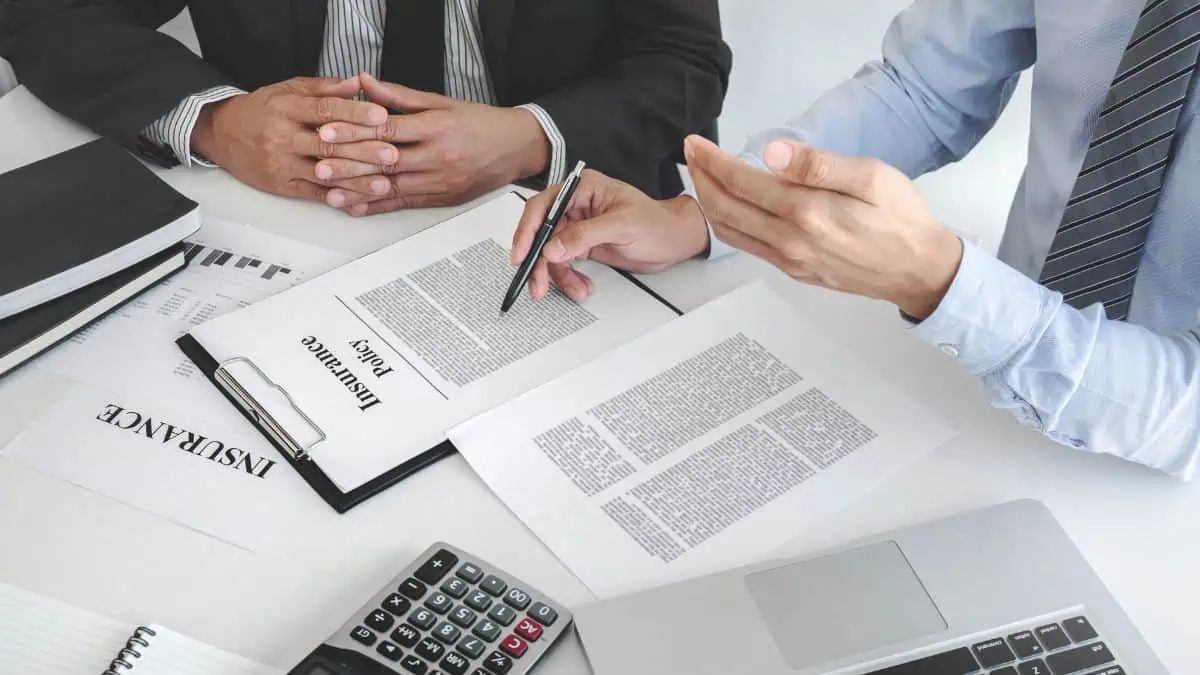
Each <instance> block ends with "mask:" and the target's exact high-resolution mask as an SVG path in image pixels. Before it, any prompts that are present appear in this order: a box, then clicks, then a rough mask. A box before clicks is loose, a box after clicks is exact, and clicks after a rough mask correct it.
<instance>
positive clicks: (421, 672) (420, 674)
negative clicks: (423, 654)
mask: <svg viewBox="0 0 1200 675" xmlns="http://www.w3.org/2000/svg"><path fill="white" fill-rule="evenodd" d="M400 667H401V668H403V669H405V670H407V671H408V672H410V673H412V674H413V675H425V674H426V673H428V672H429V666H427V665H425V662H424V661H422V660H421V658H420V657H418V656H413V655H412V654H409V655H408V656H406V657H404V660H403V661H401V662H400Z"/></svg>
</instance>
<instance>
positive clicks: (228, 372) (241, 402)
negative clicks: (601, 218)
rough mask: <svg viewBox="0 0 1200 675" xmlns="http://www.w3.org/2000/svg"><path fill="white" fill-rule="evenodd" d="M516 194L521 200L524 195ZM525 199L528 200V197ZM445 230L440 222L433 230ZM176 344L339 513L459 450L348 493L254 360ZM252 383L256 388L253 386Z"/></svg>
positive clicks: (316, 439)
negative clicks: (319, 460)
mask: <svg viewBox="0 0 1200 675" xmlns="http://www.w3.org/2000/svg"><path fill="white" fill-rule="evenodd" d="M515 194H517V195H518V196H521V195H520V194H519V193H515ZM521 198H522V200H524V197H523V196H521ZM439 226H440V224H439V225H434V226H433V227H434V228H436V227H439ZM431 229H432V228H431ZM351 264H353V263H351ZM618 272H619V274H620V275H621V276H622V277H624V278H625V279H626V280H627V281H629V282H630V283H632V284H633V285H634V286H636V287H637V288H638V289H639V290H641V291H642V292H644V293H646V294H647V295H649V296H650V297H651V298H653V299H654V300H655V301H657V302H658V303H661V304H662V305H663V306H665V307H666V308H667V309H668V310H670V311H671V312H673V313H674V314H675V315H676V316H680V315H682V314H683V313H682V312H681V311H680V310H679V309H678V308H677V307H675V306H674V305H673V304H671V303H670V302H668V301H667V300H666V299H665V298H663V297H662V296H661V295H659V294H658V293H656V292H655V291H654V290H653V289H651V288H650V287H648V286H647V285H646V284H645V283H643V282H642V281H641V280H640V279H638V278H637V277H635V276H634V275H632V274H629V273H626V272H620V271H618ZM176 344H177V345H178V347H179V348H180V350H182V351H183V353H184V354H185V355H186V356H187V357H188V358H189V359H190V360H191V361H192V362H193V363H194V364H195V365H196V366H197V368H198V369H199V370H200V372H202V373H203V374H204V376H205V377H207V378H208V380H209V382H211V383H212V384H213V386H215V387H216V388H217V390H218V391H220V392H221V394H222V395H223V396H224V397H225V398H226V400H228V401H229V402H230V403H231V404H232V405H233V406H234V407H235V408H236V409H237V410H238V411H239V412H240V413H241V414H242V416H243V417H244V418H245V419H246V420H247V421H248V422H250V424H252V425H253V426H254V427H255V428H256V429H258V431H259V433H261V434H262V435H263V436H264V437H265V438H266V439H267V440H268V441H269V442H270V443H271V444H272V445H273V446H274V447H275V449H276V450H277V451H278V452H279V454H280V455H281V456H282V457H283V459H284V460H285V461H286V462H287V463H288V464H289V465H291V467H292V468H293V469H295V471H296V472H297V473H298V474H299V475H300V477H301V478H303V479H304V480H305V482H307V483H308V484H309V486H311V487H312V488H313V489H314V490H315V491H316V492H317V494H318V495H319V496H320V497H321V498H322V499H323V500H324V501H325V502H326V503H327V504H329V506H331V507H332V508H333V509H334V510H335V511H337V512H338V513H346V512H347V511H349V510H350V509H352V508H354V507H355V506H358V505H359V504H361V503H363V502H364V501H366V500H368V499H370V498H371V497H374V496H375V495H378V494H379V493H381V492H383V491H384V490H387V489H388V488H390V487H392V486H394V485H395V484H397V483H399V482H400V481H402V480H404V479H405V478H407V477H409V476H411V475H413V474H415V473H417V472H419V471H421V470H422V469H424V468H426V467H429V466H431V465H433V464H435V463H437V462H438V461H440V460H442V459H445V458H447V457H450V456H452V455H454V454H457V452H458V451H457V449H456V448H455V447H454V445H453V444H452V443H451V442H450V441H449V440H446V439H443V440H442V441H441V442H439V443H437V444H435V445H433V446H432V447H430V448H429V449H427V450H425V451H424V452H420V453H419V454H416V455H414V456H412V457H410V458H409V459H407V460H405V461H404V462H402V463H400V464H399V465H397V466H395V467H393V468H391V469H389V470H387V471H386V472H384V473H382V474H380V475H379V476H377V477H375V478H372V479H370V480H368V481H366V482H364V483H363V484H361V485H359V486H358V487H356V488H354V489H352V490H349V491H344V490H342V489H341V488H340V487H338V485H337V484H336V483H335V482H334V481H333V479H331V478H330V477H329V476H328V475H327V474H326V473H325V471H323V470H322V468H321V467H320V465H319V464H318V463H317V462H316V461H314V459H313V458H312V451H313V449H314V447H316V446H317V445H318V444H320V443H322V442H325V441H327V440H328V436H327V435H326V433H325V431H324V430H322V429H321V428H320V427H318V426H317V424H316V423H315V422H314V421H313V420H312V418H311V417H310V416H309V415H307V414H306V413H305V412H304V411H303V410H301V409H300V408H299V406H297V405H296V404H295V402H294V401H293V399H292V397H291V395H290V394H288V392H287V391H285V390H284V389H283V388H282V387H280V386H279V385H278V384H276V383H275V382H274V381H272V380H271V378H270V377H269V376H268V375H267V374H266V373H265V372H264V371H263V370H262V369H260V368H259V367H258V366H257V365H256V364H254V363H253V361H251V360H250V359H248V358H245V357H244V356H235V357H232V358H227V359H225V360H223V361H222V360H218V359H217V358H216V357H215V356H214V355H213V354H212V353H210V352H209V350H208V349H207V348H206V347H205V346H204V345H203V344H201V342H200V341H199V340H198V339H196V338H195V337H194V336H192V335H191V334H186V335H183V336H182V337H180V338H178V339H177V340H176ZM251 382H254V383H255V384H253V385H251V384H250V383H251Z"/></svg>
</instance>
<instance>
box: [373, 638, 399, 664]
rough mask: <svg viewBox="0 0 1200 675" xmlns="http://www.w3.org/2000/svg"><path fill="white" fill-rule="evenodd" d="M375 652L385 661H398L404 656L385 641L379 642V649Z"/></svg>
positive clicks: (394, 646) (397, 648)
mask: <svg viewBox="0 0 1200 675" xmlns="http://www.w3.org/2000/svg"><path fill="white" fill-rule="evenodd" d="M375 651H377V652H379V653H380V654H382V655H383V658H385V659H387V660H388V661H399V660H400V657H402V656H404V654H403V653H402V652H401V651H400V648H399V647H397V646H396V645H394V644H392V643H390V642H388V641H387V640H384V641H383V642H380V643H379V648H378V649H376V650H375Z"/></svg>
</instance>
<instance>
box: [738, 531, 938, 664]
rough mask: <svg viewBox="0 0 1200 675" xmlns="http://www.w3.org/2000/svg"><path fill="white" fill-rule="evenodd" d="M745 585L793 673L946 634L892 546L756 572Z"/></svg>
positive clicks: (931, 605)
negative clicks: (900, 643) (935, 634)
mask: <svg viewBox="0 0 1200 675" xmlns="http://www.w3.org/2000/svg"><path fill="white" fill-rule="evenodd" d="M746 585H747V587H748V588H749V590H750V594H751V596H753V597H754V601H755V602H756V603H757V604H758V609H759V611H760V612H761V613H762V616H763V619H764V620H765V621H766V624H767V626H768V627H769V629H770V631H771V635H772V637H774V638H775V644H776V646H778V647H779V651H780V653H782V654H783V657H784V660H785V661H786V662H787V664H788V666H790V667H791V668H792V669H795V670H799V669H801V668H809V667H812V666H815V665H818V664H822V663H827V662H829V661H833V660H836V659H842V658H846V657H849V656H853V655H855V654H859V653H862V652H866V651H871V650H874V649H879V648H882V647H887V646H889V645H893V644H896V643H899V642H902V641H904V640H912V639H916V638H919V637H923V636H926V635H931V634H933V633H937V632H939V631H943V630H946V622H945V620H944V619H943V618H942V615H941V613H940V612H938V609H937V607H935V606H934V604H933V600H932V599H930V597H929V595H928V594H927V593H926V592H925V589H924V587H922V585H921V582H920V580H919V579H917V575H916V573H915V572H913V570H912V567H911V566H909V564H908V561H907V560H906V559H905V558H904V554H903V553H901V552H900V547H899V546H897V545H896V543H895V542H890V541H889V542H883V543H880V544H872V545H871V546H866V547H864V548H859V549H855V550H853V551H847V552H844V553H836V554H833V555H829V556H825V557H822V558H817V559H814V560H806V561H804V562H799V563H795V564H792V565H787V566H785V567H777V568H775V569H772V570H767V571H765V572H756V573H754V574H751V575H748V576H747V577H746Z"/></svg>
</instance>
